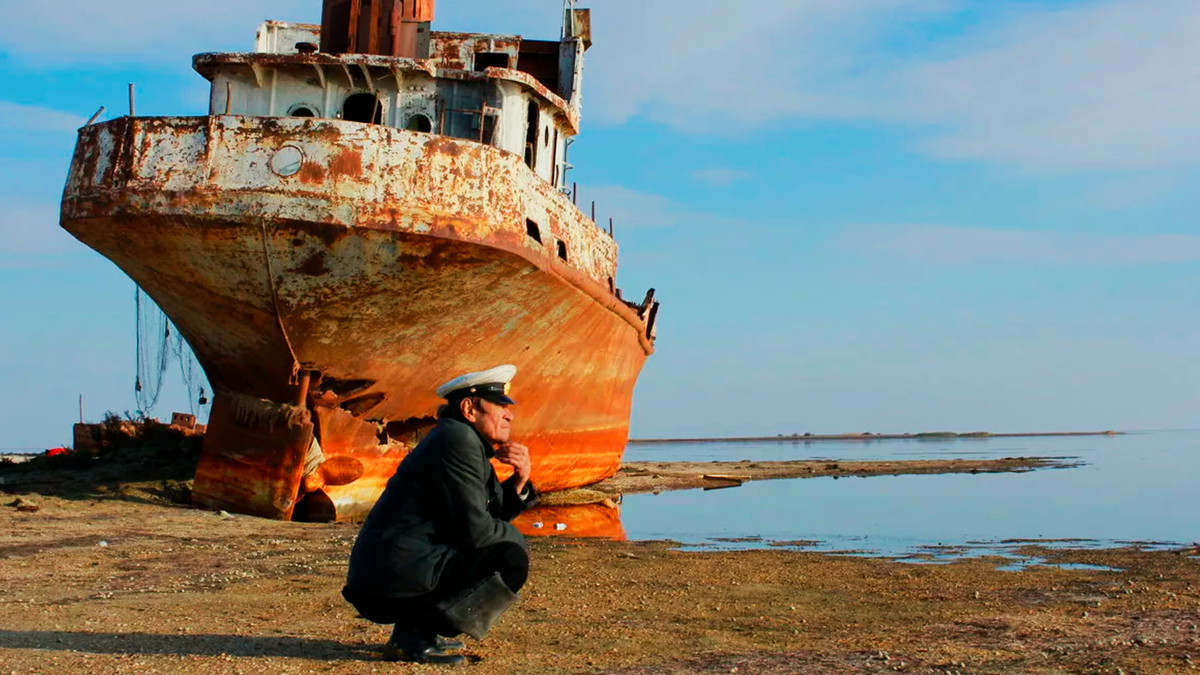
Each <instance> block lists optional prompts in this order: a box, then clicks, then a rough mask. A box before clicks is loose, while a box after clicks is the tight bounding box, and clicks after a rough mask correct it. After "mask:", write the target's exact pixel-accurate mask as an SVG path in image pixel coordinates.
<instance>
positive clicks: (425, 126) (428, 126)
mask: <svg viewBox="0 0 1200 675" xmlns="http://www.w3.org/2000/svg"><path fill="white" fill-rule="evenodd" d="M404 128H405V129H407V130H409V131H419V132H421V133H423V134H427V133H429V132H431V131H433V122H432V121H431V120H430V119H429V117H428V116H426V115H421V114H417V115H413V116H412V117H410V118H408V123H407V124H405V125H404Z"/></svg>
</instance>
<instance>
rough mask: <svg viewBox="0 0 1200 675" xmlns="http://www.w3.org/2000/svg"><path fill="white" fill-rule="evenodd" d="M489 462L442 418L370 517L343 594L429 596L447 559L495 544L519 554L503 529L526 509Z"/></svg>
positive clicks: (529, 498)
mask: <svg viewBox="0 0 1200 675" xmlns="http://www.w3.org/2000/svg"><path fill="white" fill-rule="evenodd" d="M493 456H495V452H494V450H493V449H492V446H491V444H490V443H488V442H487V441H486V440H484V438H483V437H482V436H480V435H479V432H477V431H476V430H475V427H473V426H471V425H470V424H468V423H467V422H465V421H462V420H459V419H455V418H453V417H448V418H443V419H441V420H440V421H438V424H437V426H436V427H434V429H433V431H432V432H430V434H429V435H428V436H426V437H425V439H424V440H422V441H421V442H420V443H418V444H417V447H416V448H415V449H413V451H412V452H411V453H409V455H408V456H407V457H405V458H404V461H402V462H401V463H400V467H399V468H398V469H396V473H395V475H393V476H392V478H391V479H390V480H389V481H388V484H387V487H386V488H385V489H384V491H383V494H382V495H380V497H379V501H377V502H376V503H375V506H374V507H373V508H372V509H371V513H370V514H369V515H368V516H367V520H366V522H365V523H364V524H363V527H362V531H361V532H359V535H358V540H357V541H356V542H355V543H354V550H353V551H352V552H351V554H350V570H349V572H348V574H347V579H346V586H347V588H349V589H352V590H353V591H356V592H358V593H367V594H371V595H373V596H375V597H390V598H407V597H414V596H419V595H424V594H426V593H429V592H430V591H432V590H434V588H435V587H436V586H437V583H438V578H439V577H440V575H441V573H442V570H443V569H444V568H445V566H446V563H447V562H449V561H450V560H451V558H452V557H453V556H455V555H458V554H460V553H464V552H470V551H473V550H475V549H480V548H483V547H485V546H490V545H492V544H497V543H500V542H505V541H508V542H514V543H517V544H520V545H521V546H525V538H524V537H523V536H521V533H520V532H518V531H517V529H516V528H515V527H513V526H512V524H510V523H509V522H508V521H510V520H512V519H513V518H515V517H516V516H517V515H518V514H520V513H521V512H522V511H524V510H525V509H527V508H529V507H530V506H532V505H533V503H534V502H535V501H536V499H537V491H536V490H535V489H534V488H533V484H532V483H528V486H529V487H528V493H527V495H526V497H525V499H521V497H520V496H518V495H517V492H516V487H515V486H516V482H517V479H516V476H513V477H512V478H510V479H509V480H507V481H505V482H504V484H503V485H501V483H500V481H499V480H498V479H497V478H496V472H495V471H494V470H493V469H492V465H491V463H490V462H489V461H488V460H489V459H490V458H492V457H493Z"/></svg>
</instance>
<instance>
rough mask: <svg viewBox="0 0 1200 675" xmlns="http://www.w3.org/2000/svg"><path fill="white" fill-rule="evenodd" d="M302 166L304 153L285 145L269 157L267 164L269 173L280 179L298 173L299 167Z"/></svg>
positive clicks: (294, 147) (292, 146)
mask: <svg viewBox="0 0 1200 675" xmlns="http://www.w3.org/2000/svg"><path fill="white" fill-rule="evenodd" d="M303 165H304V151H303V150H301V149H300V148H298V147H296V146H294V145H285V146H283V147H282V148H280V149H278V150H276V151H275V154H273V155H271V160H270V162H269V164H268V166H270V168H271V172H272V173H274V174H275V175H276V176H279V177H281V178H287V177H289V176H294V175H296V174H297V173H300V167H301V166H303Z"/></svg>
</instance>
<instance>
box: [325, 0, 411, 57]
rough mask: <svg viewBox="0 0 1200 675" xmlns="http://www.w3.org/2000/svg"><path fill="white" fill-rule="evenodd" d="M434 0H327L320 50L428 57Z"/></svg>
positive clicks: (327, 52) (338, 52)
mask: <svg viewBox="0 0 1200 675" xmlns="http://www.w3.org/2000/svg"><path fill="white" fill-rule="evenodd" d="M434 3H435V0H324V6H323V8H322V12H321V51H322V52H325V53H326V54H379V55H382V56H402V57H407V58H411V59H423V58H428V57H429V24H430V23H431V22H432V21H433V10H434Z"/></svg>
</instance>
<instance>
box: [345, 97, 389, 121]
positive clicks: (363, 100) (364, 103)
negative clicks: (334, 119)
mask: <svg viewBox="0 0 1200 675" xmlns="http://www.w3.org/2000/svg"><path fill="white" fill-rule="evenodd" d="M342 119H344V120H346V121H348V122H366V123H368V124H379V123H381V122H383V103H381V102H380V100H379V98H378V97H376V96H375V95H374V94H354V95H353V96H350V97H349V98H347V99H346V102H345V103H344V104H342Z"/></svg>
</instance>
